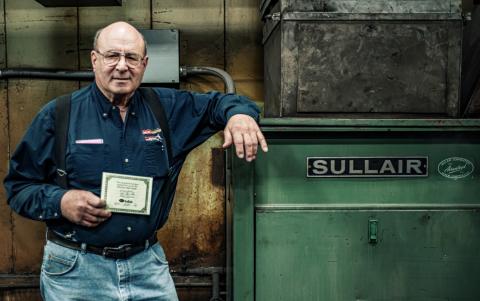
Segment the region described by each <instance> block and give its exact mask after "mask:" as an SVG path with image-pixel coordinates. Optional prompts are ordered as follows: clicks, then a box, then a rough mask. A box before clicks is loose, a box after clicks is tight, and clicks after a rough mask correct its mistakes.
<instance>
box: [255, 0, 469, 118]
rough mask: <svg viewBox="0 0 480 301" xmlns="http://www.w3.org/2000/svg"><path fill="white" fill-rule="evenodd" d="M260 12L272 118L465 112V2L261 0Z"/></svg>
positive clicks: (267, 109)
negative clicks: (462, 81)
mask: <svg viewBox="0 0 480 301" xmlns="http://www.w3.org/2000/svg"><path fill="white" fill-rule="evenodd" d="M261 10H262V12H263V15H264V19H265V25H264V31H263V33H264V38H263V43H264V51H265V115H266V116H267V117H283V116H289V117H292V116H298V117H305V116H315V115H319V114H325V113H327V114H331V113H342V114H359V113H360V114H363V113H382V114H387V115H389V114H390V115H398V114H417V115H418V114H420V115H421V114H427V115H432V114H433V115H437V116H438V115H440V116H451V117H455V116H458V115H459V113H460V107H461V104H460V97H459V86H460V71H461V41H462V15H461V12H460V10H461V2H460V1H459V0H451V1H438V0H419V1H386V0H382V1H379V0H377V1H338V0H337V1H334V0H324V1H306V0H300V1H293V0H285V1H276V2H275V1H263V3H262V7H261ZM308 10H316V11H308Z"/></svg>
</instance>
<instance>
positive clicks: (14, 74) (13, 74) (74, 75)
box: [0, 68, 95, 80]
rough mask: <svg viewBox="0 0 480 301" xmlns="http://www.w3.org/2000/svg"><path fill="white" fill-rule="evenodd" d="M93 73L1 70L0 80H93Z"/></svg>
mask: <svg viewBox="0 0 480 301" xmlns="http://www.w3.org/2000/svg"><path fill="white" fill-rule="evenodd" d="M94 77H95V76H94V74H93V72H92V71H71V70H53V69H20V68H18V69H0V79H4V78H5V79H6V78H35V79H63V80H92V79H93V78H94Z"/></svg>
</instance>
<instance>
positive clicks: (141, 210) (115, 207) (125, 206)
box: [101, 172, 153, 215]
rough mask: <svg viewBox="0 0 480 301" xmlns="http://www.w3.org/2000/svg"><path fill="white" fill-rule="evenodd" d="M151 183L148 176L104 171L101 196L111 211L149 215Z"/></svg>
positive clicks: (151, 180)
mask: <svg viewBox="0 0 480 301" xmlns="http://www.w3.org/2000/svg"><path fill="white" fill-rule="evenodd" d="M152 183H153V179H152V178H150V177H140V176H131V175H124V174H117V173H109V172H104V173H103V174H102V193H101V198H102V200H105V202H106V203H107V207H106V209H107V210H110V211H112V212H120V213H130V214H144V215H149V214H150V204H151V200H152Z"/></svg>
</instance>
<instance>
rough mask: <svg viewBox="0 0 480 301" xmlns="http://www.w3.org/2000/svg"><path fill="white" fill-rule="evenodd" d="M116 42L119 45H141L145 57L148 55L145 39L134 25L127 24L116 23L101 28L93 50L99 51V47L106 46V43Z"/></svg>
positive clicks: (96, 34) (95, 38) (96, 35)
mask: <svg viewBox="0 0 480 301" xmlns="http://www.w3.org/2000/svg"><path fill="white" fill-rule="evenodd" d="M111 40H113V41H116V42H118V43H127V44H136V45H141V48H142V49H143V51H142V52H141V53H143V55H144V56H145V55H147V42H146V41H145V37H144V36H143V35H142V34H141V33H140V32H139V31H138V30H137V29H136V28H135V27H133V26H132V25H130V24H129V23H127V22H123V21H120V22H115V23H112V24H110V25H107V26H106V27H104V28H100V29H99V30H97V32H96V33H95V37H94V39H93V49H96V50H98V49H99V47H102V46H104V45H105V42H106V41H111Z"/></svg>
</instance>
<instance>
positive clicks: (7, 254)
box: [0, 1, 13, 273]
mask: <svg viewBox="0 0 480 301" xmlns="http://www.w3.org/2000/svg"><path fill="white" fill-rule="evenodd" d="M4 17H5V16H4V3H3V1H0V67H1V68H4V67H5V66H6V55H5V27H4V25H5V20H4ZM7 112H8V107H7V84H6V83H0V154H2V157H1V162H2V163H6V162H7V160H8V157H9V152H8V114H7ZM6 172H7V164H1V165H0V178H1V179H3V177H4V176H5V174H6ZM0 200H5V191H4V189H0ZM0 237H1V238H2V247H0V273H6V272H9V271H10V270H11V267H12V264H13V261H12V217H11V214H10V210H9V209H8V206H7V204H6V202H4V201H0Z"/></svg>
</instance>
